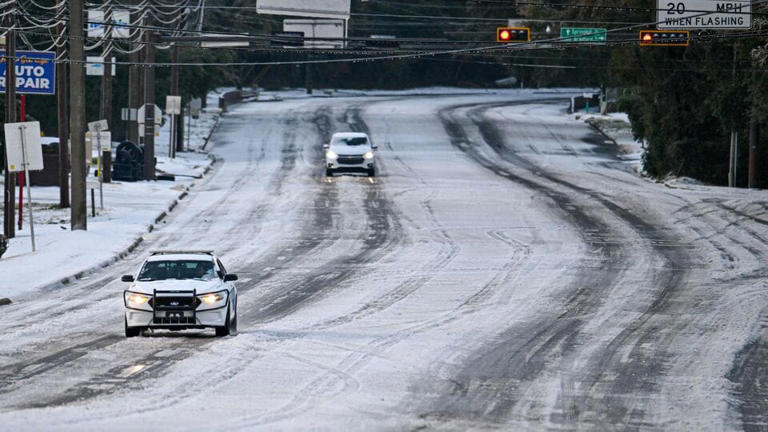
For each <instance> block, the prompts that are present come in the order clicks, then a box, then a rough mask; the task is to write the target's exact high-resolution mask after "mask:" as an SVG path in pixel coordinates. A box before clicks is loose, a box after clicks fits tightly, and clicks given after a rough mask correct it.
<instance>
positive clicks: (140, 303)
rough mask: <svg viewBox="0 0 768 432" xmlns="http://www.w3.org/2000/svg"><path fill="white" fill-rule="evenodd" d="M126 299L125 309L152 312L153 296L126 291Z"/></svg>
mask: <svg viewBox="0 0 768 432" xmlns="http://www.w3.org/2000/svg"><path fill="white" fill-rule="evenodd" d="M124 298H125V307H127V308H130V309H140V310H146V311H151V310H152V306H151V305H150V300H152V296H151V295H147V294H141V293H136V292H130V291H126V292H125V293H124Z"/></svg>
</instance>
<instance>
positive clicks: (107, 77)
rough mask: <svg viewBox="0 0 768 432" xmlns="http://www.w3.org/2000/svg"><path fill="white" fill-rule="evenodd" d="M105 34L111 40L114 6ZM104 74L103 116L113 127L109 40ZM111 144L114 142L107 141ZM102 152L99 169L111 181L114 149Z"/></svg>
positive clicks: (108, 11)
mask: <svg viewBox="0 0 768 432" xmlns="http://www.w3.org/2000/svg"><path fill="white" fill-rule="evenodd" d="M104 23H105V24H104V35H105V37H107V40H109V37H110V36H111V35H112V8H111V7H109V6H108V7H107V9H106V10H105V11H104ZM103 55H104V74H103V75H102V76H101V106H100V112H101V118H102V119H104V120H106V121H107V122H108V123H109V126H110V129H112V43H111V42H107V44H106V46H105V48H104V52H103ZM107 145H108V146H110V148H111V145H112V143H107ZM99 152H100V153H101V166H100V167H99V169H100V170H101V171H102V172H100V173H99V175H100V176H101V179H102V181H103V182H104V183H110V182H111V181H112V173H111V172H110V169H111V166H112V150H111V149H110V150H109V151H102V150H101V149H99Z"/></svg>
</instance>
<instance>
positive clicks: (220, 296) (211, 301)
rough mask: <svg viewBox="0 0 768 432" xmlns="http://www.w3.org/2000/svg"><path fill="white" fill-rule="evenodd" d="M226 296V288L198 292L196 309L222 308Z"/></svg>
mask: <svg viewBox="0 0 768 432" xmlns="http://www.w3.org/2000/svg"><path fill="white" fill-rule="evenodd" d="M228 298H229V292H228V291H227V290H224V291H217V292H213V293H207V294H200V295H198V296H197V299H198V300H199V306H198V307H197V310H199V311H203V310H211V309H220V308H223V307H224V306H226V305H227V299H228Z"/></svg>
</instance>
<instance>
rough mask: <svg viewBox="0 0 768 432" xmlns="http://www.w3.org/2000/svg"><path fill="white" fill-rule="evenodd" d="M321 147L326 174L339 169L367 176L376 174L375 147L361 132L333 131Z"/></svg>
mask: <svg viewBox="0 0 768 432" xmlns="http://www.w3.org/2000/svg"><path fill="white" fill-rule="evenodd" d="M323 149H324V150H325V175H327V176H333V174H334V173H335V172H340V171H347V172H363V173H366V174H368V176H369V177H374V176H375V175H376V158H375V155H374V154H373V153H374V151H376V150H377V147H376V146H375V145H373V144H372V143H371V139H370V138H369V137H368V135H366V134H364V133H362V132H341V133H335V134H333V137H331V142H330V143H329V144H326V145H324V146H323Z"/></svg>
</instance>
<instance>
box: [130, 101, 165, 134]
mask: <svg viewBox="0 0 768 432" xmlns="http://www.w3.org/2000/svg"><path fill="white" fill-rule="evenodd" d="M144 107H145V105H142V106H140V107H139V108H138V109H137V110H136V121H137V122H138V123H139V136H144V117H145V116H146V114H145V109H144ZM153 111H154V112H155V136H160V128H159V126H160V125H161V124H162V123H163V111H161V110H160V107H158V106H157V105H155V109H154V110H153Z"/></svg>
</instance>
